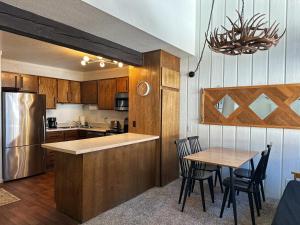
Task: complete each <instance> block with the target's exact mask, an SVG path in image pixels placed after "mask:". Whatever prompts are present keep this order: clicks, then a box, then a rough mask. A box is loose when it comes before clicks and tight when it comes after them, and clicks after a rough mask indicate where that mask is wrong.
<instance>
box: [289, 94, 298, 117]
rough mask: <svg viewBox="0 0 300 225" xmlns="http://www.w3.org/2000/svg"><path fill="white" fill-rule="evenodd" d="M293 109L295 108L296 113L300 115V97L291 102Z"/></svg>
mask: <svg viewBox="0 0 300 225" xmlns="http://www.w3.org/2000/svg"><path fill="white" fill-rule="evenodd" d="M291 109H292V110H294V111H295V113H297V114H298V116H300V98H298V99H297V100H296V101H294V102H293V103H292V104H291Z"/></svg>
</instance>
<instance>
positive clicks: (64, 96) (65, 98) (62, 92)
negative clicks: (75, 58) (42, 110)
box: [57, 80, 70, 103]
mask: <svg viewBox="0 0 300 225" xmlns="http://www.w3.org/2000/svg"><path fill="white" fill-rule="evenodd" d="M69 89H70V85H69V81H68V80H57V102H58V103H68V102H69Z"/></svg>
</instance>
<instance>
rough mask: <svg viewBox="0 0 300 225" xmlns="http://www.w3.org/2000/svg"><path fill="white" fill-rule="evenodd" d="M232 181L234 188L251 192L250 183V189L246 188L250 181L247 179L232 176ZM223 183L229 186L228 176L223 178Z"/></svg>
mask: <svg viewBox="0 0 300 225" xmlns="http://www.w3.org/2000/svg"><path fill="white" fill-rule="evenodd" d="M233 182H234V188H235V189H236V190H239V191H243V192H247V191H250V192H253V187H252V185H251V187H250V189H249V188H248V187H249V182H250V181H249V180H245V179H242V178H237V177H235V178H233ZM223 185H224V186H225V187H230V177H226V178H225V179H224V180H223Z"/></svg>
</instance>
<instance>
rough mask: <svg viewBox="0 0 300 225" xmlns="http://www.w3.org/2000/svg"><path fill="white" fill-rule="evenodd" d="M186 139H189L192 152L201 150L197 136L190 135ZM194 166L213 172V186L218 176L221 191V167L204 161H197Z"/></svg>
mask: <svg viewBox="0 0 300 225" xmlns="http://www.w3.org/2000/svg"><path fill="white" fill-rule="evenodd" d="M187 139H188V141H189V144H190V149H191V153H192V154H194V153H197V152H201V151H202V148H201V145H200V142H199V136H192V137H188V138H187ZM196 166H197V168H199V169H204V170H206V171H209V172H215V186H216V185H217V178H218V179H219V183H220V187H221V191H222V193H223V185H222V175H221V168H222V167H220V166H217V165H212V164H207V163H205V164H204V165H203V164H202V163H197V164H196Z"/></svg>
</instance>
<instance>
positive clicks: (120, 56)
mask: <svg viewBox="0 0 300 225" xmlns="http://www.w3.org/2000/svg"><path fill="white" fill-rule="evenodd" d="M0 29H1V30H3V31H8V32H11V33H15V34H19V35H22V36H26V37H30V38H34V39H37V40H41V41H45V42H49V43H52V44H56V45H60V46H63V47H67V48H71V49H74V50H78V51H82V52H86V53H89V54H93V55H96V56H103V57H106V58H110V59H114V60H117V61H121V62H124V63H126V64H130V65H134V66H142V65H143V54H142V53H141V52H138V51H135V50H133V49H130V48H127V47H124V46H122V45H120V44H117V43H114V42H112V41H109V40H106V39H104V38H101V37H97V36H95V35H92V34H90V33H87V32H84V31H82V30H78V29H76V28H74V27H71V26H68V25H65V24H62V23H59V22H56V21H54V20H51V19H48V18H45V17H42V16H40V15H37V14H34V13H31V12H28V11H26V10H23V9H20V8H17V7H14V6H11V5H9V4H6V3H3V2H0Z"/></svg>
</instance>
